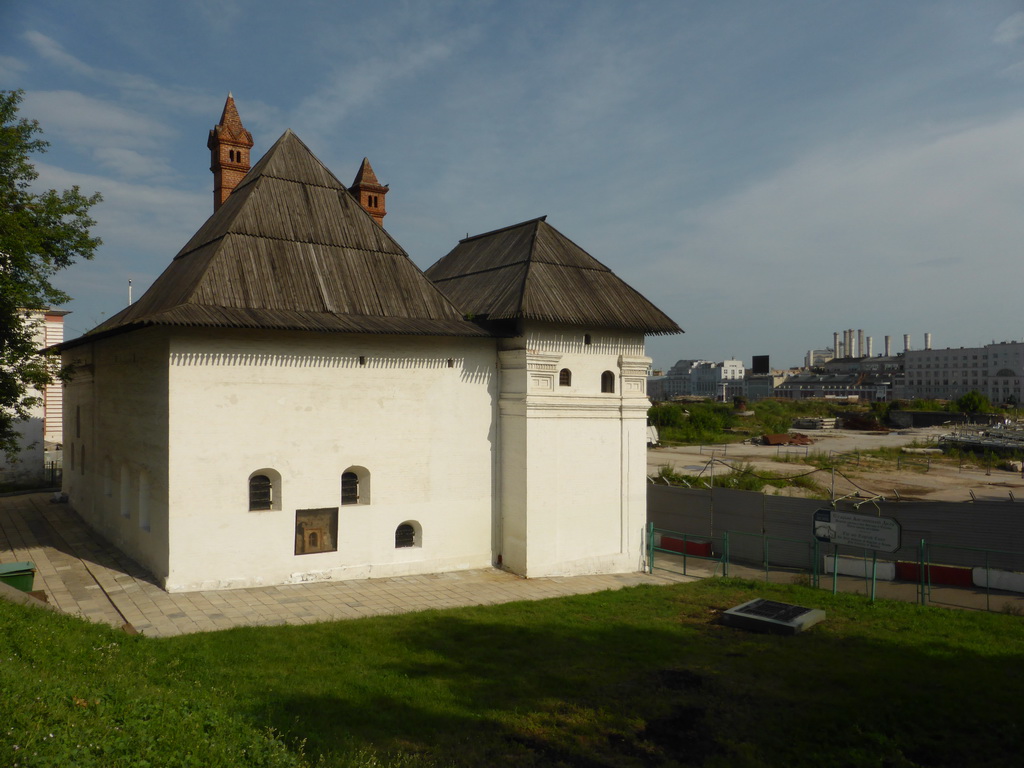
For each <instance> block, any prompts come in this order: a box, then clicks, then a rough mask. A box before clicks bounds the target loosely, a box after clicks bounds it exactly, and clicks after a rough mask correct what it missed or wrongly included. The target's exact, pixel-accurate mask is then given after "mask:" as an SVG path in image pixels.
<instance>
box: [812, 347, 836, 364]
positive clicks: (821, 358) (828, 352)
mask: <svg viewBox="0 0 1024 768" xmlns="http://www.w3.org/2000/svg"><path fill="white" fill-rule="evenodd" d="M835 356H836V355H835V352H834V351H833V350H832V349H831V348H828V347H826V348H825V349H809V350H807V355H806V356H805V357H804V368H820V367H821V366H823V365H824V364H825V363H827V362H828V361H829V360H831V359H833V358H834V357H835Z"/></svg>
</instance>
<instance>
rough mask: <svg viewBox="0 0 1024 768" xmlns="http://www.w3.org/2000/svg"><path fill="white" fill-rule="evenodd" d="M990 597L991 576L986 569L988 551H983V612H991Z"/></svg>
mask: <svg viewBox="0 0 1024 768" xmlns="http://www.w3.org/2000/svg"><path fill="white" fill-rule="evenodd" d="M991 597H992V574H991V572H990V571H989V569H988V550H987V549H986V550H985V610H986V611H991V610H992V606H991V605H990V599H991Z"/></svg>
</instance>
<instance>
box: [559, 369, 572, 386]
mask: <svg viewBox="0 0 1024 768" xmlns="http://www.w3.org/2000/svg"><path fill="white" fill-rule="evenodd" d="M558 386H560V387H571V386H572V371H570V370H569V369H568V368H563V369H562V370H560V371H559V372H558Z"/></svg>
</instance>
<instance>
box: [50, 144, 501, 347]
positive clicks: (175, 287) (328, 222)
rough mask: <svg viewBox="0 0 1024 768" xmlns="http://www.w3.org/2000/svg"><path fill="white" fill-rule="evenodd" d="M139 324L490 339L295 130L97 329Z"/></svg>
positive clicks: (261, 161)
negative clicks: (131, 300) (139, 292)
mask: <svg viewBox="0 0 1024 768" xmlns="http://www.w3.org/2000/svg"><path fill="white" fill-rule="evenodd" d="M145 325H174V326H213V327H222V328H272V329H282V330H307V331H327V332H332V331H333V332H346V333H395V334H428V335H457V336H485V335H487V334H486V332H485V331H483V330H482V329H481V328H480V327H479V326H477V325H475V324H474V323H471V322H469V321H467V320H465V319H464V318H463V315H462V313H461V312H460V311H459V310H458V309H456V308H455V307H454V306H453V305H452V304H451V303H450V302H449V301H448V300H447V299H446V298H445V297H444V295H443V294H442V293H441V292H440V291H439V290H438V289H437V288H436V287H435V286H434V285H432V284H431V282H430V281H429V280H427V279H426V278H425V277H424V275H423V273H422V272H421V271H420V270H419V269H418V268H417V267H416V265H415V264H413V263H412V261H411V260H410V259H409V257H408V255H407V254H406V253H405V251H404V250H403V249H402V248H401V246H399V245H398V243H396V242H395V241H394V240H393V239H392V238H391V236H390V235H389V234H388V233H387V232H385V231H384V230H383V229H382V228H381V227H380V226H378V225H377V224H376V223H374V221H373V219H372V218H371V217H370V215H369V214H368V213H367V212H366V211H365V210H363V209H362V208H361V207H360V205H359V204H358V203H357V202H356V200H355V199H354V198H353V197H352V195H351V194H350V193H349V192H348V190H347V189H346V188H345V186H344V185H343V184H342V183H341V182H339V181H338V180H337V179H336V178H335V177H334V175H333V174H332V173H331V172H330V171H329V170H328V169H327V168H326V167H325V166H324V165H323V163H321V162H320V161H319V160H318V159H317V158H316V157H315V156H314V155H313V153H312V152H310V151H309V148H308V147H306V145H305V144H304V143H303V142H302V141H301V140H300V139H299V137H298V136H296V135H295V134H294V133H292V132H291V131H286V132H285V134H284V135H283V136H281V138H280V139H278V141H277V143H275V144H274V146H273V147H271V149H270V150H269V151H268V152H267V154H266V155H264V156H263V158H262V159H261V160H260V161H259V162H258V163H257V164H256V165H255V166H254V167H253V168H252V170H250V171H249V173H248V174H247V175H246V176H245V178H244V179H243V180H242V182H241V183H240V184H239V185H238V187H237V188H236V189H235V191H234V192H232V193H231V195H230V196H229V197H228V198H227V200H226V201H225V202H224V204H223V205H222V206H221V207H220V208H219V209H218V210H217V212H216V213H214V214H213V216H211V217H210V218H209V219H208V220H207V221H206V223H205V224H204V225H203V226H202V227H201V228H200V229H199V231H198V232H196V234H195V235H193V237H192V239H191V240H189V242H188V243H187V244H186V245H185V247H184V248H182V249H181V251H180V252H179V253H178V255H177V256H175V257H174V260H173V261H172V262H171V264H170V265H169V266H168V267H167V269H165V270H164V272H163V274H161V275H160V277H158V278H157V280H156V281H155V282H154V283H153V285H152V286H151V287H150V289H149V290H148V291H147V292H146V293H145V295H144V296H143V297H142V298H141V299H139V300H138V301H137V302H136V303H135V304H133V305H132V306H130V307H127V308H126V309H124V310H122V311H121V312H119V313H118V314H117V315H115V316H113V317H112V318H110V319H109V320H107V321H106V322H105V323H103V324H102V325H100V326H99V327H97V328H96V329H94V331H93V334H96V333H103V334H107V333H111V332H117V331H121V330H130V329H132V328H137V327H140V326H145ZM86 340H88V338H86V337H83V341H86ZM65 346H69V345H65Z"/></svg>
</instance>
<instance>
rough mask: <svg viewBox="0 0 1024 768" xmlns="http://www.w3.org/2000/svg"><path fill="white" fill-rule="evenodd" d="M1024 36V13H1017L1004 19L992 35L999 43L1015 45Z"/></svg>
mask: <svg viewBox="0 0 1024 768" xmlns="http://www.w3.org/2000/svg"><path fill="white" fill-rule="evenodd" d="M1022 38H1024V13H1015V14H1013V15H1012V16H1010V17H1009V18H1008V19H1006V20H1005V21H1003V23H1002V24H1000V25H999V26H998V27H996V32H995V34H994V35H993V36H992V42H994V43H996V44H997V45H1013V44H1014V43H1016V42H1017V41H1018V40H1021V39H1022Z"/></svg>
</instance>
